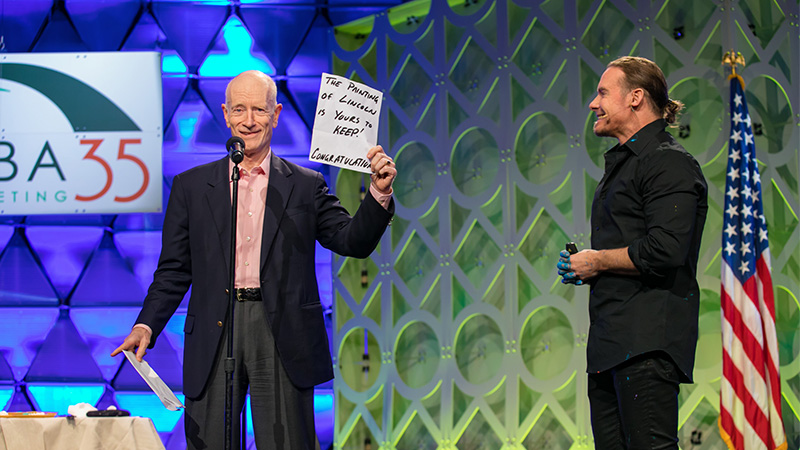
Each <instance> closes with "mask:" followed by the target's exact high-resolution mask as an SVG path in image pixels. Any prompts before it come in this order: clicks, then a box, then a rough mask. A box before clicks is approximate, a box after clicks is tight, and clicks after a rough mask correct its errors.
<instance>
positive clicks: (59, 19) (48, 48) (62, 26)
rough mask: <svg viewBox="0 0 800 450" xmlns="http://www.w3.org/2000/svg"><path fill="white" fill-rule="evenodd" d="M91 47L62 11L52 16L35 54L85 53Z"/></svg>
mask: <svg viewBox="0 0 800 450" xmlns="http://www.w3.org/2000/svg"><path fill="white" fill-rule="evenodd" d="M88 50H89V47H88V46H87V45H86V44H85V43H84V42H83V39H81V37H80V35H79V34H78V32H77V31H76V30H75V28H74V27H73V26H72V24H71V23H70V21H69V18H67V16H66V15H65V14H64V12H62V11H61V10H56V11H55V12H53V14H52V15H51V16H50V21H48V23H47V26H46V27H45V29H44V32H43V33H42V35H41V36H40V37H39V39H38V40H37V41H36V45H35V46H34V48H33V51H35V52H85V51H88Z"/></svg>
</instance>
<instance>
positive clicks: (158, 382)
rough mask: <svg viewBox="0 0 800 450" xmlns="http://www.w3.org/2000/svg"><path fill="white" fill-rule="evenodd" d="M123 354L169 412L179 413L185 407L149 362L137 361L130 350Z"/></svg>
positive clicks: (124, 351)
mask: <svg viewBox="0 0 800 450" xmlns="http://www.w3.org/2000/svg"><path fill="white" fill-rule="evenodd" d="M122 353H124V354H125V357H126V358H128V362H130V363H131V365H132V366H133V368H134V369H136V371H137V372H139V376H141V377H142V379H143V380H144V381H145V382H146V383H147V385H148V386H150V389H152V390H153V392H155V393H156V395H157V396H158V399H159V400H161V403H163V404H164V406H165V407H166V408H167V409H168V410H170V411H177V410H178V409H179V408H183V407H184V406H183V403H181V401H180V400H178V397H176V396H175V393H173V392H172V389H170V388H169V387H168V386H167V384H166V383H164V380H162V379H161V377H159V376H158V374H157V373H156V371H155V370H153V368H152V367H150V364H147V361H145V360H142V362H139V361H137V360H136V355H134V354H133V352H129V351H128V350H123V351H122Z"/></svg>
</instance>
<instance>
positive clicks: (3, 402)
mask: <svg viewBox="0 0 800 450" xmlns="http://www.w3.org/2000/svg"><path fill="white" fill-rule="evenodd" d="M12 395H14V386H8V387H3V388H0V407H2V409H3V411H5V410H6V408H7V407H8V402H9V401H11V396H12Z"/></svg>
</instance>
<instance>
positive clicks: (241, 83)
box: [225, 70, 278, 109]
mask: <svg viewBox="0 0 800 450" xmlns="http://www.w3.org/2000/svg"><path fill="white" fill-rule="evenodd" d="M254 85H262V86H263V87H264V88H265V90H266V93H267V105H268V106H270V107H272V108H273V109H274V107H275V105H277V104H278V100H277V98H278V88H277V86H275V81H273V80H272V78H270V76H269V75H267V74H265V73H264V72H261V71H260V70H247V71H244V72H242V73H240V74H239V75H237V76H235V77H234V78H233V79H232V80H231V81H230V82H229V83H228V87H227V88H226V89H225V104H226V105H230V103H231V91H232V90H234V89H237V88H238V89H242V88H246V89H250V88H252V86H254Z"/></svg>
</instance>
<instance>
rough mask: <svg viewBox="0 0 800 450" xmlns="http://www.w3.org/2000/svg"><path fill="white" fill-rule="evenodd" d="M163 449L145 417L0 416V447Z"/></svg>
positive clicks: (16, 449)
mask: <svg viewBox="0 0 800 450" xmlns="http://www.w3.org/2000/svg"><path fill="white" fill-rule="evenodd" d="M123 449H125V450H132V449H135V450H164V444H163V443H162V442H161V438H160V437H159V436H158V432H157V431H156V428H155V426H153V421H151V420H150V419H149V418H147V417H74V418H73V417H47V418H40V417H36V418H22V417H15V418H0V450H123Z"/></svg>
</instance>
